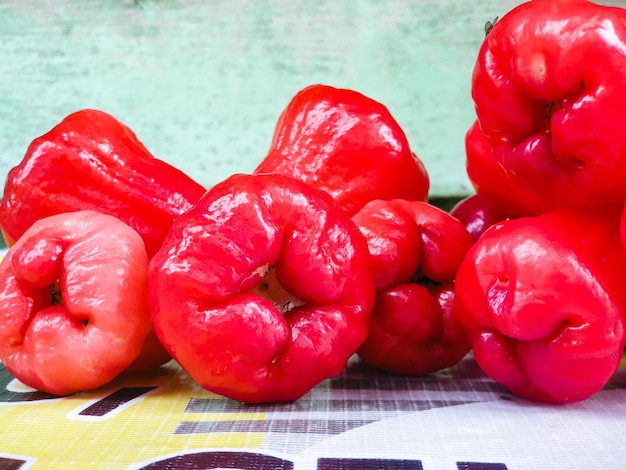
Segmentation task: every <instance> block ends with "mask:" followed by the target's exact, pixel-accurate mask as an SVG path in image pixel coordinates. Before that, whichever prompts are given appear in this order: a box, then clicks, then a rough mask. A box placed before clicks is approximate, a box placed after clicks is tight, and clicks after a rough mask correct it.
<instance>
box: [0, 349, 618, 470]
mask: <svg viewBox="0 0 626 470" xmlns="http://www.w3.org/2000/svg"><path fill="white" fill-rule="evenodd" d="M625 433H626V369H624V368H620V369H619V370H618V371H617V373H616V374H615V376H614V377H613V378H612V379H611V381H610V382H609V383H608V384H607V385H606V386H605V388H604V389H603V390H602V391H600V392H598V393H597V394H595V395H594V396H592V397H591V398H589V399H587V400H585V401H583V402H580V403H573V404H569V405H547V404H542V403H534V402H530V401H527V400H523V399H521V398H519V397H516V396H514V395H511V394H510V393H509V392H508V391H507V390H506V389H504V388H503V387H501V386H500V385H498V384H497V383H495V382H494V381H492V380H491V379H489V378H488V377H486V376H485V375H484V374H483V373H482V372H481V371H480V369H478V367H477V366H476V363H475V361H474V360H473V358H472V357H471V354H470V355H468V357H466V358H465V359H464V360H463V361H461V362H460V363H459V364H457V365H456V366H454V367H452V368H450V369H446V370H443V371H440V372H438V373H436V374H433V375H430V376H427V377H407V376H394V375H389V374H383V373H381V372H378V371H374V370H371V369H368V368H367V367H365V366H364V365H362V364H361V363H360V362H359V361H358V360H357V359H356V358H353V359H352V360H350V361H349V363H348V365H347V367H346V369H345V370H344V372H343V373H342V374H341V375H340V376H338V377H335V378H332V379H329V380H326V381H324V382H322V383H321V384H319V385H318V386H317V387H315V388H314V389H313V390H311V391H310V392H309V393H308V394H306V395H305V396H303V397H302V398H301V399H300V400H297V401H295V402H292V403H283V404H273V405H245V404H241V403H239V402H235V401H232V400H229V399H226V398H223V397H220V396H218V395H214V394H212V393H210V392H208V391H206V390H204V389H202V388H200V387H198V386H197V385H195V384H194V383H193V382H192V381H191V380H190V379H189V377H188V376H187V375H186V374H185V373H184V372H183V371H182V370H181V369H180V368H179V367H178V366H176V364H175V363H170V364H168V365H166V366H164V367H163V368H162V369H160V370H159V371H157V372H154V373H149V374H134V375H126V376H120V377H119V378H118V379H116V380H115V381H113V382H112V383H110V384H109V385H107V386H105V387H102V388H100V389H97V390H93V391H90V392H85V393H81V394H77V395H74V396H71V397H65V398H54V397H51V396H47V395H45V394H42V393H39V392H36V391H33V390H30V389H27V388H25V387H24V386H23V385H21V384H19V383H18V382H16V381H15V380H14V379H13V378H12V377H11V376H10V375H9V374H8V373H7V372H6V370H4V368H3V367H2V364H0V468H2V469H20V470H25V469H32V470H40V469H41V470H56V469H59V470H74V469H76V470H83V469H86V468H97V469H101V468H106V469H113V470H117V469H136V470H138V469H160V470H165V469H170V470H171V469H181V470H183V469H184V470H192V469H210V468H237V469H242V470H265V469H272V470H276V469H293V470H533V469H537V470H547V469H549V470H561V469H563V470H577V469H580V470H589V469H592V468H597V469H601V470H623V469H624V466H625V464H626V446H624V442H623V441H624V438H623V436H624V434H625Z"/></svg>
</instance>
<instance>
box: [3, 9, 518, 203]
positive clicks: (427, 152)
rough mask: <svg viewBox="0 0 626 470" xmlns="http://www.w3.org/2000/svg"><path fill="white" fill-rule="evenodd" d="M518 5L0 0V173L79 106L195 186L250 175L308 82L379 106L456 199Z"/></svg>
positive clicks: (439, 186)
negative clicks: (502, 37)
mask: <svg viewBox="0 0 626 470" xmlns="http://www.w3.org/2000/svg"><path fill="white" fill-rule="evenodd" d="M517 3H518V2H517V1H514V0H500V1H496V0H482V1H471V2H470V1H467V0H417V1H408V0H384V1H376V0H366V1H344V2H334V1H329V0H321V1H320V0H318V1H299V2H287V1H284V0H281V1H279V0H273V1H272V0H266V1H257V2H253V1H250V0H232V1H210V2H208V1H204V0H188V1H182V0H178V1H176V0H172V1H162V0H161V1H159V0H119V1H115V2H102V1H97V0H59V1H54V0H53V1H47V2H44V3H43V4H41V3H40V2H35V1H24V0H2V1H1V2H0V97H1V98H0V122H1V123H2V125H1V126H0V178H1V177H2V176H3V175H5V174H6V172H7V171H8V170H9V169H10V168H11V167H13V166H14V165H16V164H17V163H18V162H19V161H20V159H21V158H22V157H23V155H24V152H25V150H26V148H27V146H28V144H29V143H30V141H31V140H33V139H34V138H35V137H37V136H39V135H41V134H43V133H44V132H46V131H47V130H48V129H50V128H51V127H52V126H53V125H55V124H56V123H58V122H59V121H60V120H61V119H62V118H63V117H65V116H66V115H67V114H69V113H71V112H73V111H76V110H78V109H81V108H88V107H90V108H98V109H102V110H104V111H108V112H110V113H111V114H113V115H115V116H116V117H118V118H119V119H120V120H122V121H123V122H125V123H126V124H128V125H129V126H130V127H131V128H132V129H133V130H134V131H135V132H136V134H137V135H138V136H139V138H140V139H141V140H142V141H143V142H144V143H145V144H146V146H147V147H148V148H149V149H150V150H151V151H152V152H153V153H154V154H155V155H156V156H157V157H159V158H161V159H164V160H166V161H168V162H170V163H172V164H174V165H176V166H178V167H180V168H181V169H183V170H184V171H186V172H188V173H189V174H191V175H193V176H194V177H195V178H196V179H197V180H199V181H200V182H201V183H203V184H205V185H206V186H211V185H213V184H214V183H216V182H218V181H220V180H222V179H223V178H225V177H227V176H229V175H230V174H232V173H235V172H249V171H252V170H253V169H254V168H255V167H256V165H257V163H258V162H259V161H260V160H261V159H262V158H263V157H264V155H265V153H266V152H267V149H268V148H269V144H270V140H271V136H272V133H273V128H274V125H275V123H276V120H277V118H278V115H279V114H280V112H281V111H282V109H283V108H284V107H285V106H286V104H287V103H288V102H289V100H290V99H291V98H292V97H293V95H295V93H296V92H297V91H299V90H300V89H302V88H304V87H305V86H307V85H310V84H312V83H325V84H328V85H332V86H337V87H344V88H352V89H355V90H357V91H360V92H362V93H364V94H366V95H368V96H370V97H371V98H374V99H376V100H378V101H380V102H382V103H384V104H385V105H386V106H387V107H388V108H389V109H390V111H391V113H392V114H393V115H394V117H395V118H396V119H397V120H398V122H399V123H400V125H401V126H402V127H403V129H404V130H405V132H406V134H407V136H408V137H409V142H410V143H411V145H412V148H413V150H414V151H415V152H416V153H417V154H418V155H419V156H420V158H421V159H422V160H423V161H424V163H425V164H426V166H427V169H428V171H429V173H430V176H431V181H432V190H431V194H432V195H433V196H458V195H464V194H467V193H468V192H469V191H470V185H469V183H468V181H467V178H466V174H465V167H464V147H463V138H464V134H465V131H466V130H467V128H468V127H469V125H470V124H471V122H472V121H473V118H474V115H473V104H472V101H471V97H470V76H471V70H472V67H473V63H474V60H475V57H476V54H477V51H478V48H479V46H480V43H481V41H482V39H483V37H484V31H483V27H484V24H485V22H486V21H487V20H491V19H493V18H494V17H495V16H496V15H500V16H501V15H503V14H504V13H505V12H506V11H508V10H509V9H511V8H512V7H513V6H514V5H516V4H517Z"/></svg>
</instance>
